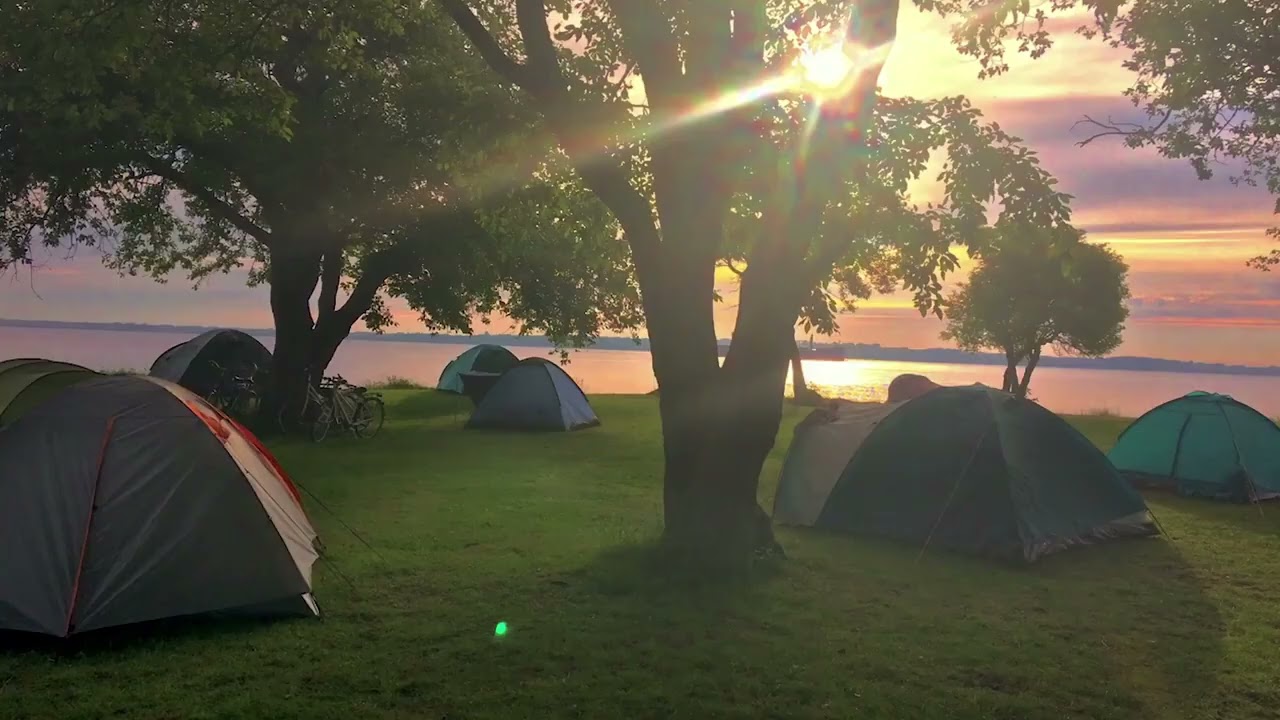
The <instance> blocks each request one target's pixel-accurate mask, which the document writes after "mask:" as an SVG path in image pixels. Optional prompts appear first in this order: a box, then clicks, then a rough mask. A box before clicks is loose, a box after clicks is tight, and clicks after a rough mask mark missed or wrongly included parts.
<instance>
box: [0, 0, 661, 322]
mask: <svg viewBox="0 0 1280 720" xmlns="http://www.w3.org/2000/svg"><path fill="white" fill-rule="evenodd" d="M37 39H38V40H37ZM489 80H490V79H489V77H488V74H487V70H486V68H485V67H484V65H483V64H482V63H480V62H479V61H478V60H477V59H475V58H473V57H471V56H470V55H469V54H468V53H467V51H466V49H465V47H464V45H463V42H462V38H461V36H460V35H459V34H458V33H457V32H456V31H455V29H454V28H453V26H452V24H451V23H449V22H448V21H447V19H446V18H444V17H443V16H442V14H441V12H440V11H439V10H438V9H437V8H436V6H435V5H434V4H433V3H418V2H404V1H403V0H352V1H351V2H345V3H338V4H328V5H325V4H317V3H314V2H309V1H306V0H285V1H284V2H269V3H263V2H261V1H260V0H228V1H227V2H219V3H207V2H170V1H169V0H123V1H118V2H111V3H103V2H99V1H98V0H65V1H63V2H57V3H52V2H51V3H31V4H26V5H18V6H6V7H5V8H4V9H0V97H3V98H5V102H4V103H3V105H0V107H3V108H4V110H3V111H2V112H0V201H2V203H3V204H2V205H0V207H2V208H3V210H2V211H0V212H2V213H3V214H0V268H3V267H4V266H5V265H7V264H9V263H12V262H23V261H26V260H27V259H29V258H30V257H31V253H32V244H33V243H36V244H39V243H45V244H48V245H57V244H65V245H77V244H93V245H100V246H103V247H105V248H107V249H108V250H109V251H110V254H109V259H108V263H109V264H110V265H111V266H112V267H114V268H116V269H117V270H119V271H121V272H125V273H145V274H149V275H152V276H153V277H156V278H157V279H161V280H163V279H164V278H166V277H168V276H169V275H170V274H171V273H175V272H181V273H183V274H185V275H186V276H188V277H189V278H190V279H192V280H193V281H195V282H196V283H199V281H200V280H201V279H203V278H204V277H207V276H208V275H210V274H211V273H217V272H225V271H227V270H229V269H231V268H234V267H238V266H241V265H243V264H245V263H249V262H253V263H255V264H256V265H257V267H258V270H259V272H256V273H255V274H254V276H253V277H254V279H255V280H260V279H262V278H264V277H265V274H264V271H263V269H264V268H266V267H269V266H270V263H271V262H272V260H273V259H275V260H277V261H278V262H291V261H292V259H293V258H299V257H306V258H315V257H321V256H323V257H328V258H337V261H339V262H340V263H341V265H342V266H343V267H344V268H345V270H344V278H345V280H344V285H345V286H346V288H347V290H348V292H352V293H354V292H355V291H356V290H359V291H360V292H359V293H355V294H356V295H358V296H359V297H361V298H363V300H362V301H361V302H366V303H369V306H368V310H367V317H366V323H367V324H368V325H369V326H370V327H372V328H374V329H382V328H386V327H388V326H389V325H390V323H391V322H392V319H391V316H390V313H389V311H388V309H387V304H386V297H385V296H383V295H378V294H376V293H371V292H370V287H371V286H372V288H373V289H374V290H376V288H378V287H380V286H381V285H382V283H383V282H387V283H388V284H387V289H388V290H389V291H390V292H391V293H392V294H395V295H400V296H402V297H404V298H405V299H407V300H408V301H409V303H410V305H411V306H412V307H413V308H414V309H415V310H417V311H418V312H419V313H420V314H421V316H422V319H423V322H424V324H426V326H427V327H429V328H433V329H445V328H447V329H458V330H468V329H469V328H470V325H471V317H472V314H473V313H476V312H481V313H483V312H494V311H498V310H504V311H509V312H511V313H513V314H515V315H516V317H517V319H518V320H521V321H524V322H527V323H529V324H530V327H538V328H545V329H547V331H548V332H551V333H553V334H556V335H557V337H563V338H567V339H571V341H572V342H585V341H587V340H589V339H590V338H591V337H594V334H595V333H597V332H598V331H599V330H600V329H601V328H604V327H607V328H610V329H613V328H617V327H620V326H629V325H630V324H633V323H634V321H635V317H636V315H635V311H634V304H635V302H636V300H635V292H634V289H633V288H632V287H631V286H630V284H629V282H630V281H629V279H628V273H629V265H628V260H627V258H626V252H625V248H624V247H621V246H620V244H619V243H617V242H616V233H617V230H616V226H615V224H614V223H613V221H612V220H611V219H610V218H608V217H606V216H604V215H603V214H602V213H601V212H600V211H599V210H598V208H597V209H596V210H594V211H588V212H580V207H579V206H581V205H582V202H581V191H579V190H576V189H574V187H573V186H571V185H566V184H563V183H551V182H548V180H547V179H548V178H550V177H552V176H553V175H554V173H553V172H551V168H552V164H554V163H555V162H557V158H556V157H555V155H554V153H552V152H551V145H550V143H549V142H548V141H547V139H546V138H545V136H544V135H543V134H542V132H541V130H540V129H539V128H538V127H537V118H536V114H535V113H533V112H532V111H530V110H529V109H528V108H527V107H526V106H525V105H524V104H522V103H520V102H517V101H516V99H515V97H514V96H513V94H512V93H511V91H510V89H509V88H505V87H501V86H495V85H494V84H493V83H491V82H490V81H489ZM575 193H576V195H575ZM531 197H537V198H538V202H536V203H534V202H532V201H531V200H530V199H529V198H531ZM552 214H555V215H556V217H557V218H571V217H572V218H576V219H575V220H573V221H572V222H569V221H567V220H566V221H565V223H564V224H561V225H558V226H553V225H552V224H551V215H552ZM570 226H572V232H570V231H569V230H567V228H569V227H570ZM553 260H557V261H558V260H566V261H568V260H572V261H573V262H566V263H565V264H564V265H563V267H562V268H561V270H560V272H559V273H558V274H555V273H551V272H550V271H549V270H546V268H547V267H549V265H548V263H550V262H551V261H553ZM311 261H312V260H308V262H311ZM534 268H543V270H542V272H541V274H536V273H534V272H533V269H534ZM553 280H554V281H555V282H558V283H561V285H560V286H558V288H559V289H558V290H557V291H556V292H555V293H553V294H550V295H548V297H549V298H551V300H548V301H547V302H542V301H541V300H527V299H523V298H524V297H525V296H524V294H525V293H531V292H532V290H531V289H529V288H524V287H523V286H522V283H524V282H546V283H551V281H553ZM548 286H549V287H550V286H551V285H550V284H549V285H548ZM369 298H372V299H369ZM552 302H555V303H564V304H565V307H563V308H554V307H552ZM352 309H353V310H360V311H361V312H364V310H363V309H362V308H360V307H354V306H353V308H352ZM318 310H319V311H320V312H321V313H323V312H325V310H324V309H323V308H318ZM557 310H561V311H562V312H556V311H557ZM523 315H527V317H525V316H523ZM561 318H572V321H569V320H564V321H563V322H562V321H561Z"/></svg>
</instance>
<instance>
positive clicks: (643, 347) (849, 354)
mask: <svg viewBox="0 0 1280 720" xmlns="http://www.w3.org/2000/svg"><path fill="white" fill-rule="evenodd" d="M0 327H20V328H37V329H50V330H98V331H106V332H156V333H179V334H190V335H197V334H199V333H202V332H205V331H207V330H210V329H212V328H209V327H205V326H198V325H151V324H145V323H99V322H68V321H58V320H14V319H7V318H0ZM237 329H238V330H242V331H243V332H246V333H249V334H250V335H257V336H266V337H270V336H273V335H274V334H275V333H274V331H272V330H269V329H264V328H237ZM350 339H351V340H356V341H365V342H405V343H444V344H467V343H480V342H491V343H496V344H501V345H511V346H515V347H538V348H548V349H550V348H552V347H554V345H552V343H551V342H550V341H548V340H547V339H546V338H545V337H543V336H541V335H489V334H481V335H432V334H430V333H388V334H384V335H379V334H376V333H371V332H353V333H351V337H350ZM720 343H721V347H722V349H723V348H724V347H727V346H728V340H721V341H720ZM815 347H817V348H821V349H823V350H834V351H838V352H843V353H844V356H845V358H846V359H849V360H881V361H889V362H917V363H936V364H947V365H994V366H999V367H1003V366H1004V357H1003V356H1001V355H997V354H994V353H970V352H965V351H963V350H955V349H951V348H903V347H884V346H882V345H878V344H866V343H815ZM583 349H596V350H629V351H644V352H648V350H649V341H648V340H647V339H644V338H641V339H640V340H639V342H636V341H635V340H632V339H631V338H616V337H604V338H599V339H597V340H596V342H595V343H594V344H593V345H590V346H588V347H587V348H583ZM0 352H3V348H0ZM1040 366H1041V367H1060V368H1076V369H1081V370H1127V371H1131V372H1173V373H1192V374H1209V375H1246V376H1258V377H1280V366H1274V365H1271V366H1256V365H1227V364H1224V363H1203V362H1191V361H1185V360H1166V359H1163V358H1150V357H1123V356H1122V357H1107V358H1077V357H1055V356H1046V357H1043V358H1041V360H1040Z"/></svg>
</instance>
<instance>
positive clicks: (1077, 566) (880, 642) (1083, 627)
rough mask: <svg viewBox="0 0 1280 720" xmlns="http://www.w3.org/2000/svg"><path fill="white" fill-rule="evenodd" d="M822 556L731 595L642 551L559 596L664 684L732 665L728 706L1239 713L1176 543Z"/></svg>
mask: <svg viewBox="0 0 1280 720" xmlns="http://www.w3.org/2000/svg"><path fill="white" fill-rule="evenodd" d="M810 540H813V542H809V541H805V542H801V543H797V544H792V547H793V549H794V553H793V556H792V559H790V560H785V561H781V562H777V563H771V564H767V565H763V566H760V567H758V568H757V570H756V571H755V572H752V573H749V574H746V575H742V576H737V577H731V578H728V579H722V580H714V581H713V580H710V579H708V578H705V577H699V576H690V575H688V574H686V573H682V572H679V571H674V572H673V571H672V569H671V567H670V566H669V565H667V564H666V562H665V558H664V556H663V554H662V553H661V552H659V551H657V550H656V549H655V547H653V546H640V547H622V548H615V549H611V550H607V551H605V552H603V553H601V554H600V555H599V556H597V557H596V558H595V559H594V560H593V561H591V562H590V563H588V564H587V565H585V566H584V567H582V568H581V569H579V570H577V571H575V572H573V573H570V574H569V575H567V576H565V577H563V578H562V579H559V580H553V581H552V582H560V583H563V584H564V587H563V588H562V590H563V592H564V595H565V597H566V598H567V599H571V600H569V601H570V602H571V603H572V604H573V605H575V606H590V607H592V609H593V611H594V612H595V613H604V614H607V615H608V616H609V618H610V622H609V634H610V636H612V637H625V638H637V639H643V641H637V642H639V643H640V644H641V645H643V646H645V647H650V648H652V647H655V646H656V647H659V648H665V649H666V651H667V652H666V654H665V655H663V653H661V652H659V653H658V654H659V655H663V657H664V659H663V660H662V662H663V663H665V664H666V666H665V667H664V668H662V670H661V672H662V673H664V674H665V675H667V676H677V675H680V674H682V673H692V674H694V675H696V674H697V673H699V672H703V671H704V670H705V668H707V667H712V666H717V667H721V666H722V669H720V670H718V671H716V672H715V673H714V674H715V675H716V678H715V680H714V682H715V683H716V684H718V686H719V687H718V690H719V692H721V693H723V694H724V695H725V697H726V698H744V697H745V698H750V697H752V696H753V695H756V694H759V693H760V692H761V686H762V685H763V687H764V688H766V689H767V688H772V690H770V691H769V692H772V693H774V694H775V695H774V696H773V697H772V699H770V700H768V701H767V702H769V703H770V705H771V706H773V707H778V706H779V705H777V703H778V702H784V701H785V702H786V703H791V702H794V703H797V705H795V706H794V710H795V711H796V712H797V713H800V714H803V713H804V712H806V711H811V712H818V713H819V714H822V713H825V712H834V710H835V708H833V707H828V706H827V705H824V704H823V703H828V704H829V703H831V702H835V701H834V700H833V699H832V698H834V697H844V698H845V700H846V701H847V703H848V705H847V706H846V707H844V708H843V709H842V713H843V714H844V715H846V716H856V715H857V714H858V713H857V712H855V709H856V708H858V707H864V705H863V704H862V703H863V701H866V700H870V699H872V698H876V697H879V698H881V700H883V702H884V703H886V704H887V705H888V706H890V707H894V708H897V710H895V712H900V713H901V715H899V716H921V717H923V716H928V717H935V716H937V717H943V716H947V717H970V716H972V717H1003V718H1014V717H1017V718H1058V717H1066V716H1079V717H1093V718H1132V717H1197V716H1201V713H1199V712H1188V708H1201V709H1204V710H1205V711H1209V709H1210V708H1216V707H1217V706H1218V704H1219V703H1222V702H1226V701H1225V700H1224V699H1223V695H1224V693H1223V692H1222V691H1221V690H1220V688H1219V687H1218V684H1217V683H1218V680H1217V678H1218V675H1219V672H1220V669H1221V666H1222V663H1223V654H1224V648H1223V637H1224V634H1225V623H1224V620H1223V618H1222V616H1221V614H1220V613H1219V611H1218V609H1217V608H1216V607H1215V605H1214V604H1213V603H1212V602H1211V601H1210V600H1209V598H1208V597H1207V596H1206V593H1205V589H1204V587H1203V586H1202V578H1201V577H1200V576H1199V575H1198V574H1197V572H1196V571H1195V570H1194V569H1193V568H1192V566H1191V565H1190V564H1189V563H1188V562H1187V561H1186V559H1185V558H1184V557H1183V556H1182V554H1181V553H1180V552H1179V551H1178V549H1177V548H1176V546H1173V545H1171V544H1169V543H1167V542H1164V541H1162V540H1159V539H1149V540H1145V541H1144V540H1135V541H1132V542H1121V543H1110V544H1105V545H1100V546H1096V547H1089V548H1081V549H1078V550H1072V551H1069V552H1065V553H1062V554H1059V555H1055V556H1050V557H1049V558H1046V559H1045V560H1043V561H1042V562H1041V563H1039V564H1037V565H1035V566H1032V567H1029V568H1021V569H1012V568H1009V567H1005V566H999V565H992V564H989V563H986V562H983V561H981V560H976V559H972V558H965V557H960V556H954V555H948V554H946V553H942V552H939V553H936V554H931V555H930V556H926V557H925V558H924V559H923V560H922V561H921V562H919V563H916V562H915V555H916V551H915V550H914V549H912V548H902V547H894V546H891V545H889V544H887V543H879V542H876V541H864V540H857V539H851V538H840V539H837V538H830V537H827V538H813V539H810ZM815 551H816V552H815ZM690 638H693V639H692V640H691V639H690ZM694 645H696V646H697V649H696V650H692V649H689V650H688V653H689V654H688V657H685V656H683V655H682V653H684V652H685V651H686V649H687V648H691V647H692V646H694ZM723 667H730V668H733V671H732V672H728V673H726V672H724V670H723ZM707 682H711V681H710V680H708V681H707ZM853 689H856V690H857V692H856V693H854V692H853ZM769 692H766V693H765V694H766V696H768V695H769ZM851 693H852V694H853V695H856V697H854V696H852V695H851ZM726 702H732V701H730V700H726ZM806 706H807V707H806ZM837 707H838V706H837ZM838 714H839V713H838ZM890 716H892V715H890Z"/></svg>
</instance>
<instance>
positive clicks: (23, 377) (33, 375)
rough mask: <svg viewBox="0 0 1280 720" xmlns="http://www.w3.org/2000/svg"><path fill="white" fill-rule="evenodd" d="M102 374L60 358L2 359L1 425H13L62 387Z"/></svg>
mask: <svg viewBox="0 0 1280 720" xmlns="http://www.w3.org/2000/svg"><path fill="white" fill-rule="evenodd" d="M94 377H98V373H96V372H94V371H92V370H90V369H89V368H85V367H80V366H79V365H72V364H71V363H64V362H58V361H56V360H40V359H36V358H15V359H13V360H5V361H3V362H0V428H2V427H4V426H6V425H11V424H12V423H14V422H15V421H16V420H17V419H18V418H19V417H21V416H22V415H23V414H24V413H26V412H27V411H29V410H31V408H33V407H35V406H36V405H39V404H40V403H41V402H43V401H44V400H46V399H48V398H49V397H52V396H53V395H54V394H56V393H57V392H58V391H59V390H62V389H63V388H65V387H67V386H69V385H74V384H76V383H78V382H81V381H83V380H87V379H89V378H94Z"/></svg>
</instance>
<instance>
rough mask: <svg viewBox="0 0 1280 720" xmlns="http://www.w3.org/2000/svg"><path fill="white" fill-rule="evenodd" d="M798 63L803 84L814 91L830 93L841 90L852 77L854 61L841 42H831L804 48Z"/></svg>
mask: <svg viewBox="0 0 1280 720" xmlns="http://www.w3.org/2000/svg"><path fill="white" fill-rule="evenodd" d="M798 65H799V68H798V69H799V71H800V80H801V81H802V82H803V84H804V85H806V86H808V88H809V89H810V90H811V91H813V92H815V93H818V94H831V93H833V92H837V91H839V90H841V89H842V88H843V87H844V86H845V85H846V84H847V83H848V81H849V79H850V78H851V77H853V75H854V72H853V71H854V69H855V66H856V63H854V61H853V59H852V58H850V57H849V53H848V52H846V50H845V47H844V44H843V43H833V44H830V45H826V46H824V47H819V48H813V49H806V50H804V52H802V53H801V54H800V58H799V61H798Z"/></svg>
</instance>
